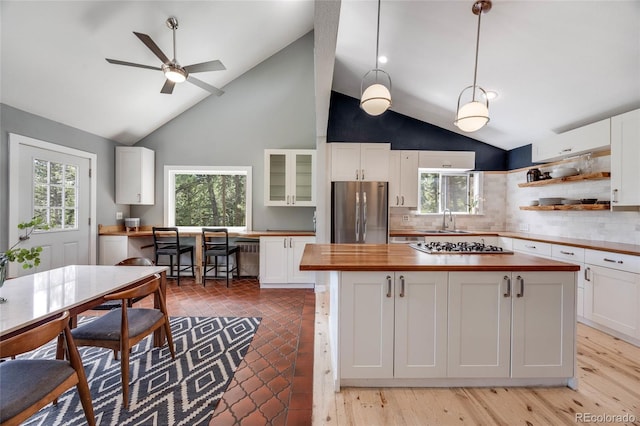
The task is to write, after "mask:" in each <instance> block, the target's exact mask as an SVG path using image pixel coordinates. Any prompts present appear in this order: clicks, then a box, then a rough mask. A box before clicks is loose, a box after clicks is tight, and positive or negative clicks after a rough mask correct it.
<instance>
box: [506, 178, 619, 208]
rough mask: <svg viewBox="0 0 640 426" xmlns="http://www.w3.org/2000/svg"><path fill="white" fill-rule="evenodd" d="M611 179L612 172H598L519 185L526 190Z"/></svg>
mask: <svg viewBox="0 0 640 426" xmlns="http://www.w3.org/2000/svg"><path fill="white" fill-rule="evenodd" d="M610 177H611V173H610V172H597V173H587V174H583V175H575V176H567V177H562V178H555V179H544V180H536V181H533V182H522V183H519V184H518V186H519V187H520V188H524V187H527V186H544V185H553V184H555V183H564V182H577V181H581V180H598V179H609V178H610ZM542 207H547V206H542ZM563 207H564V206H563ZM594 210H595V209H594Z"/></svg>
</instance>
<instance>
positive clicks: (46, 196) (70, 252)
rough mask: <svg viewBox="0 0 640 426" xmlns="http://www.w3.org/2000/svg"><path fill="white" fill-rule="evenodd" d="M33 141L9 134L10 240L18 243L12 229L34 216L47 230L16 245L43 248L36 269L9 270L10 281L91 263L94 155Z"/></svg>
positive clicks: (93, 253)
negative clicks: (49, 270)
mask: <svg viewBox="0 0 640 426" xmlns="http://www.w3.org/2000/svg"><path fill="white" fill-rule="evenodd" d="M34 141H35V140H33V139H30V138H25V137H23V136H19V135H11V147H10V148H11V157H12V161H11V163H10V172H9V173H10V177H11V183H10V194H9V196H10V200H11V207H10V223H9V226H10V235H11V236H12V237H11V238H12V239H11V240H10V241H17V236H18V235H19V234H18V232H19V231H18V230H17V224H18V223H20V222H26V221H29V220H31V218H33V217H40V218H42V219H43V221H44V223H46V224H47V225H48V226H49V229H48V230H43V231H35V232H33V233H32V234H31V237H30V239H29V240H27V241H24V242H22V243H21V245H20V247H25V248H29V247H32V246H41V247H42V253H41V255H40V260H41V263H40V266H39V267H38V268H33V269H27V270H24V269H23V268H21V267H18V266H16V265H12V269H11V270H10V273H11V275H12V276H19V275H24V274H28V273H32V272H36V271H44V270H48V269H53V268H58V267H60V266H65V265H73V264H76V265H82V264H90V263H95V237H93V238H92V229H93V226H92V225H91V224H90V216H91V212H92V210H93V209H95V207H94V208H93V209H92V196H91V193H92V183H91V176H90V169H91V161H92V158H91V156H94V157H95V155H93V154H90V155H89V156H87V155H84V154H82V153H80V152H77V153H74V152H73V151H74V150H70V149H68V148H66V149H65V148H64V147H58V146H56V145H53V144H48V143H45V142H41V143H32V142H34ZM35 142H40V141H35ZM58 148H60V150H58ZM76 154H79V155H76ZM94 161H95V160H94Z"/></svg>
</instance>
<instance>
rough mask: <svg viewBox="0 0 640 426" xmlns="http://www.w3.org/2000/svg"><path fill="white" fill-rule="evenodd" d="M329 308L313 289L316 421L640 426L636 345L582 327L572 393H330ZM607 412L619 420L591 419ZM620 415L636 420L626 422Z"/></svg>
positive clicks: (323, 295) (366, 390)
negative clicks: (610, 425) (314, 300)
mask: <svg viewBox="0 0 640 426" xmlns="http://www.w3.org/2000/svg"><path fill="white" fill-rule="evenodd" d="M328 306H329V302H328V293H317V296H316V324H315V329H316V331H315V334H316V339H315V362H314V389H313V424H314V425H318V426H320V425H341V426H342V425H358V426H359V425H367V426H374V425H384V426H390V425H420V426H424V425H439V426H444V425H554V426H555V425H576V424H580V423H588V424H628V425H640V348H637V347H635V346H633V345H631V344H628V343H626V342H623V341H621V340H619V339H617V338H614V337H611V336H609V335H607V334H605V333H601V332H599V331H597V330H594V329H592V328H590V327H587V326H585V325H582V324H578V378H579V383H578V390H577V391H574V390H571V389H569V388H566V387H562V388H497V387H496V388H440V389H437V388H343V389H342V391H341V392H339V393H334V392H333V388H332V381H331V371H330V369H331V363H330V355H329V346H328V345H329V343H328V332H327V330H328V328H327V320H328ZM604 415H608V416H621V417H620V418H613V417H609V418H594V417H588V416H604ZM625 415H626V418H627V419H633V418H634V417H635V421H633V420H632V421H624V420H625ZM580 416H582V421H580ZM586 420H590V421H586ZM594 420H601V421H594ZM615 420H618V421H615Z"/></svg>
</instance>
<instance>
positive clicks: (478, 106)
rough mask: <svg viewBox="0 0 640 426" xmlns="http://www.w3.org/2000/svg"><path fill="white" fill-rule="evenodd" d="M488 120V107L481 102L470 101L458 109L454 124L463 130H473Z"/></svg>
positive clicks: (478, 128)
mask: <svg viewBox="0 0 640 426" xmlns="http://www.w3.org/2000/svg"><path fill="white" fill-rule="evenodd" d="M488 122H489V108H487V106H486V105H485V104H483V103H482V102H478V101H471V102H469V103H466V104H464V105H463V106H462V107H461V108H459V109H458V116H457V117H456V121H455V123H454V124H455V125H456V126H458V128H459V129H460V130H462V131H464V132H475V131H476V130H480V129H481V128H482V127H484V125H485V124H487V123H488Z"/></svg>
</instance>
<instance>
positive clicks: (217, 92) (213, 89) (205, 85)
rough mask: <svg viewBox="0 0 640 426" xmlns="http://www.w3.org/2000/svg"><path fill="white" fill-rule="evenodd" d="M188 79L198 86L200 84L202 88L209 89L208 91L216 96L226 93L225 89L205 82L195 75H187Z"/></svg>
mask: <svg viewBox="0 0 640 426" xmlns="http://www.w3.org/2000/svg"><path fill="white" fill-rule="evenodd" d="M187 81H188V82H190V83H192V84H195V85H196V86H198V87H199V88H201V89H204V90H207V91H209V92H211V93H213V94H214V95H216V96H220V95H222V94H223V93H224V90H220V89H218V88H217V87H214V86H212V85H210V84H208V83H205V82H204V81H202V80H198V79H197V78H195V77H193V76H191V75H189V76H188V77H187Z"/></svg>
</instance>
